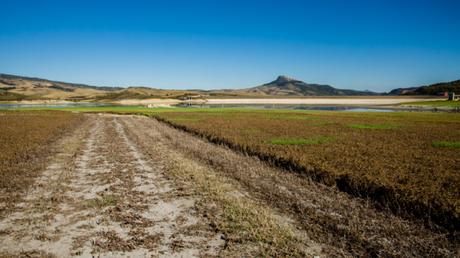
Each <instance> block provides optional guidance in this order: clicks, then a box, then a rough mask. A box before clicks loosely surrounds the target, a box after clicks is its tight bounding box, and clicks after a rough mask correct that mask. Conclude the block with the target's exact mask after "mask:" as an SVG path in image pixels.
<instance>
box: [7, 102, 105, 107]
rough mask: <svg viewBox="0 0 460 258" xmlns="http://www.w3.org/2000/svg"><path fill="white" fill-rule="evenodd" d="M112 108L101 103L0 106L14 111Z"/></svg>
mask: <svg viewBox="0 0 460 258" xmlns="http://www.w3.org/2000/svg"><path fill="white" fill-rule="evenodd" d="M104 106H112V105H109V104H103V103H89V102H82V103H60V104H0V109H16V108H66V107H104Z"/></svg>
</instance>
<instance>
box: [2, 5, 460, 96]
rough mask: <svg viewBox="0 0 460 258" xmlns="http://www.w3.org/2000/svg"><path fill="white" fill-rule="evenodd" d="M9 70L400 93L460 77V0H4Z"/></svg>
mask: <svg viewBox="0 0 460 258" xmlns="http://www.w3.org/2000/svg"><path fill="white" fill-rule="evenodd" d="M0 9H1V16H0V73H11V74H18V75H25V76H36V77H42V78H48V79H53V80H62V81H69V82H81V83H88V84H94V85H118V86H129V85H148V86H152V87H159V88H203V89H211V88H242V87H249V86H255V85H259V84H261V83H265V82H268V81H271V80H273V79H275V77H276V76H277V75H280V74H283V75H288V76H292V77H296V78H298V79H301V80H304V81H306V82H312V83H313V82H314V83H327V84H331V85H333V86H335V87H339V88H352V89H370V90H376V91H388V90H390V89H392V88H396V87H406V86H414V85H420V84H426V83H433V82H438V81H449V80H455V79H460V18H459V15H460V1H443V0H439V1H424V0H419V1H391V0H381V1H373V0H367V1H338V0H337V1H334V0H328V1H319V0H318V1H306V0H304V1H301V0H299V1H295V0H284V1H281V0H279V1H270V0H265V1H249V0H248V1H240V0H233V1H218V0H209V1H206V0H203V1H198V0H196V1H174V0H170V1H166V0H165V1H136V0H131V1H128V0H127V1H116V0H112V1H96V0H94V1H86V0H74V1H63V0H61V1H47V0H41V1H21V0H14V1H13V0H0Z"/></svg>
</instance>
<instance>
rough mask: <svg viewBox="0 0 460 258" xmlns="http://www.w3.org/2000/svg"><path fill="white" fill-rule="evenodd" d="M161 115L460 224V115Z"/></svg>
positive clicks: (359, 191)
mask: <svg viewBox="0 0 460 258" xmlns="http://www.w3.org/2000/svg"><path fill="white" fill-rule="evenodd" d="M156 116H158V117H159V118H160V119H162V120H165V121H167V122H168V123H171V124H172V125H175V126H177V127H180V128H182V129H185V130H187V131H191V132H193V133H196V134H199V135H202V136H205V137H206V138H208V139H209V140H211V141H213V142H217V143H225V144H227V145H229V146H231V147H232V148H234V149H238V150H240V151H243V152H247V153H250V154H255V155H257V156H259V157H261V158H262V159H265V160H269V161H271V162H273V163H275V164H277V165H279V166H281V167H284V168H287V169H292V170H294V171H296V172H299V173H302V174H304V175H307V176H309V177H311V178H313V179H315V180H316V181H319V182H323V183H325V184H327V185H337V186H338V188H340V189H341V190H343V191H346V192H348V193H351V194H353V195H359V196H369V197H370V198H371V199H374V200H375V201H377V202H378V203H380V204H382V205H383V206H384V207H390V208H392V209H393V210H394V211H396V212H398V213H399V214H402V215H406V214H412V215H416V217H419V218H428V219H430V220H433V221H436V222H437V223H439V224H442V225H444V226H446V227H449V228H451V229H458V228H459V226H460V224H459V221H460V174H459V173H458V171H460V148H459V143H460V116H459V115H457V114H448V113H421V112H414V113H411V112H394V113H354V112H324V111H280V110H278V111H252V112H251V111H242V110H234V111H231V110H226V111H225V110H215V112H212V111H205V112H200V111H197V112H186V113H184V112H162V113H159V114H157V115H156Z"/></svg>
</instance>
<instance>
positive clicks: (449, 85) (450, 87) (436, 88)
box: [389, 80, 460, 95]
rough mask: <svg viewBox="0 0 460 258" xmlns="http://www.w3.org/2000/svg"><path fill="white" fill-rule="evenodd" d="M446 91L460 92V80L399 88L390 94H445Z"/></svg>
mask: <svg viewBox="0 0 460 258" xmlns="http://www.w3.org/2000/svg"><path fill="white" fill-rule="evenodd" d="M444 92H455V94H460V80H456V81H451V82H441V83H435V84H431V85H426V86H420V87H411V88H397V89H394V90H392V91H390V93H389V94H390V95H443V94H444Z"/></svg>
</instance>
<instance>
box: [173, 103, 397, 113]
mask: <svg viewBox="0 0 460 258" xmlns="http://www.w3.org/2000/svg"><path fill="white" fill-rule="evenodd" d="M176 106H177V107H189V108H253V109H293V110H327V111H354V112H394V111H399V110H397V109H388V108H374V107H358V106H332V105H331V106H318V105H283V104H264V105H262V104H258V105H248V104H215V105H206V104H203V105H186V104H179V105H176Z"/></svg>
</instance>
